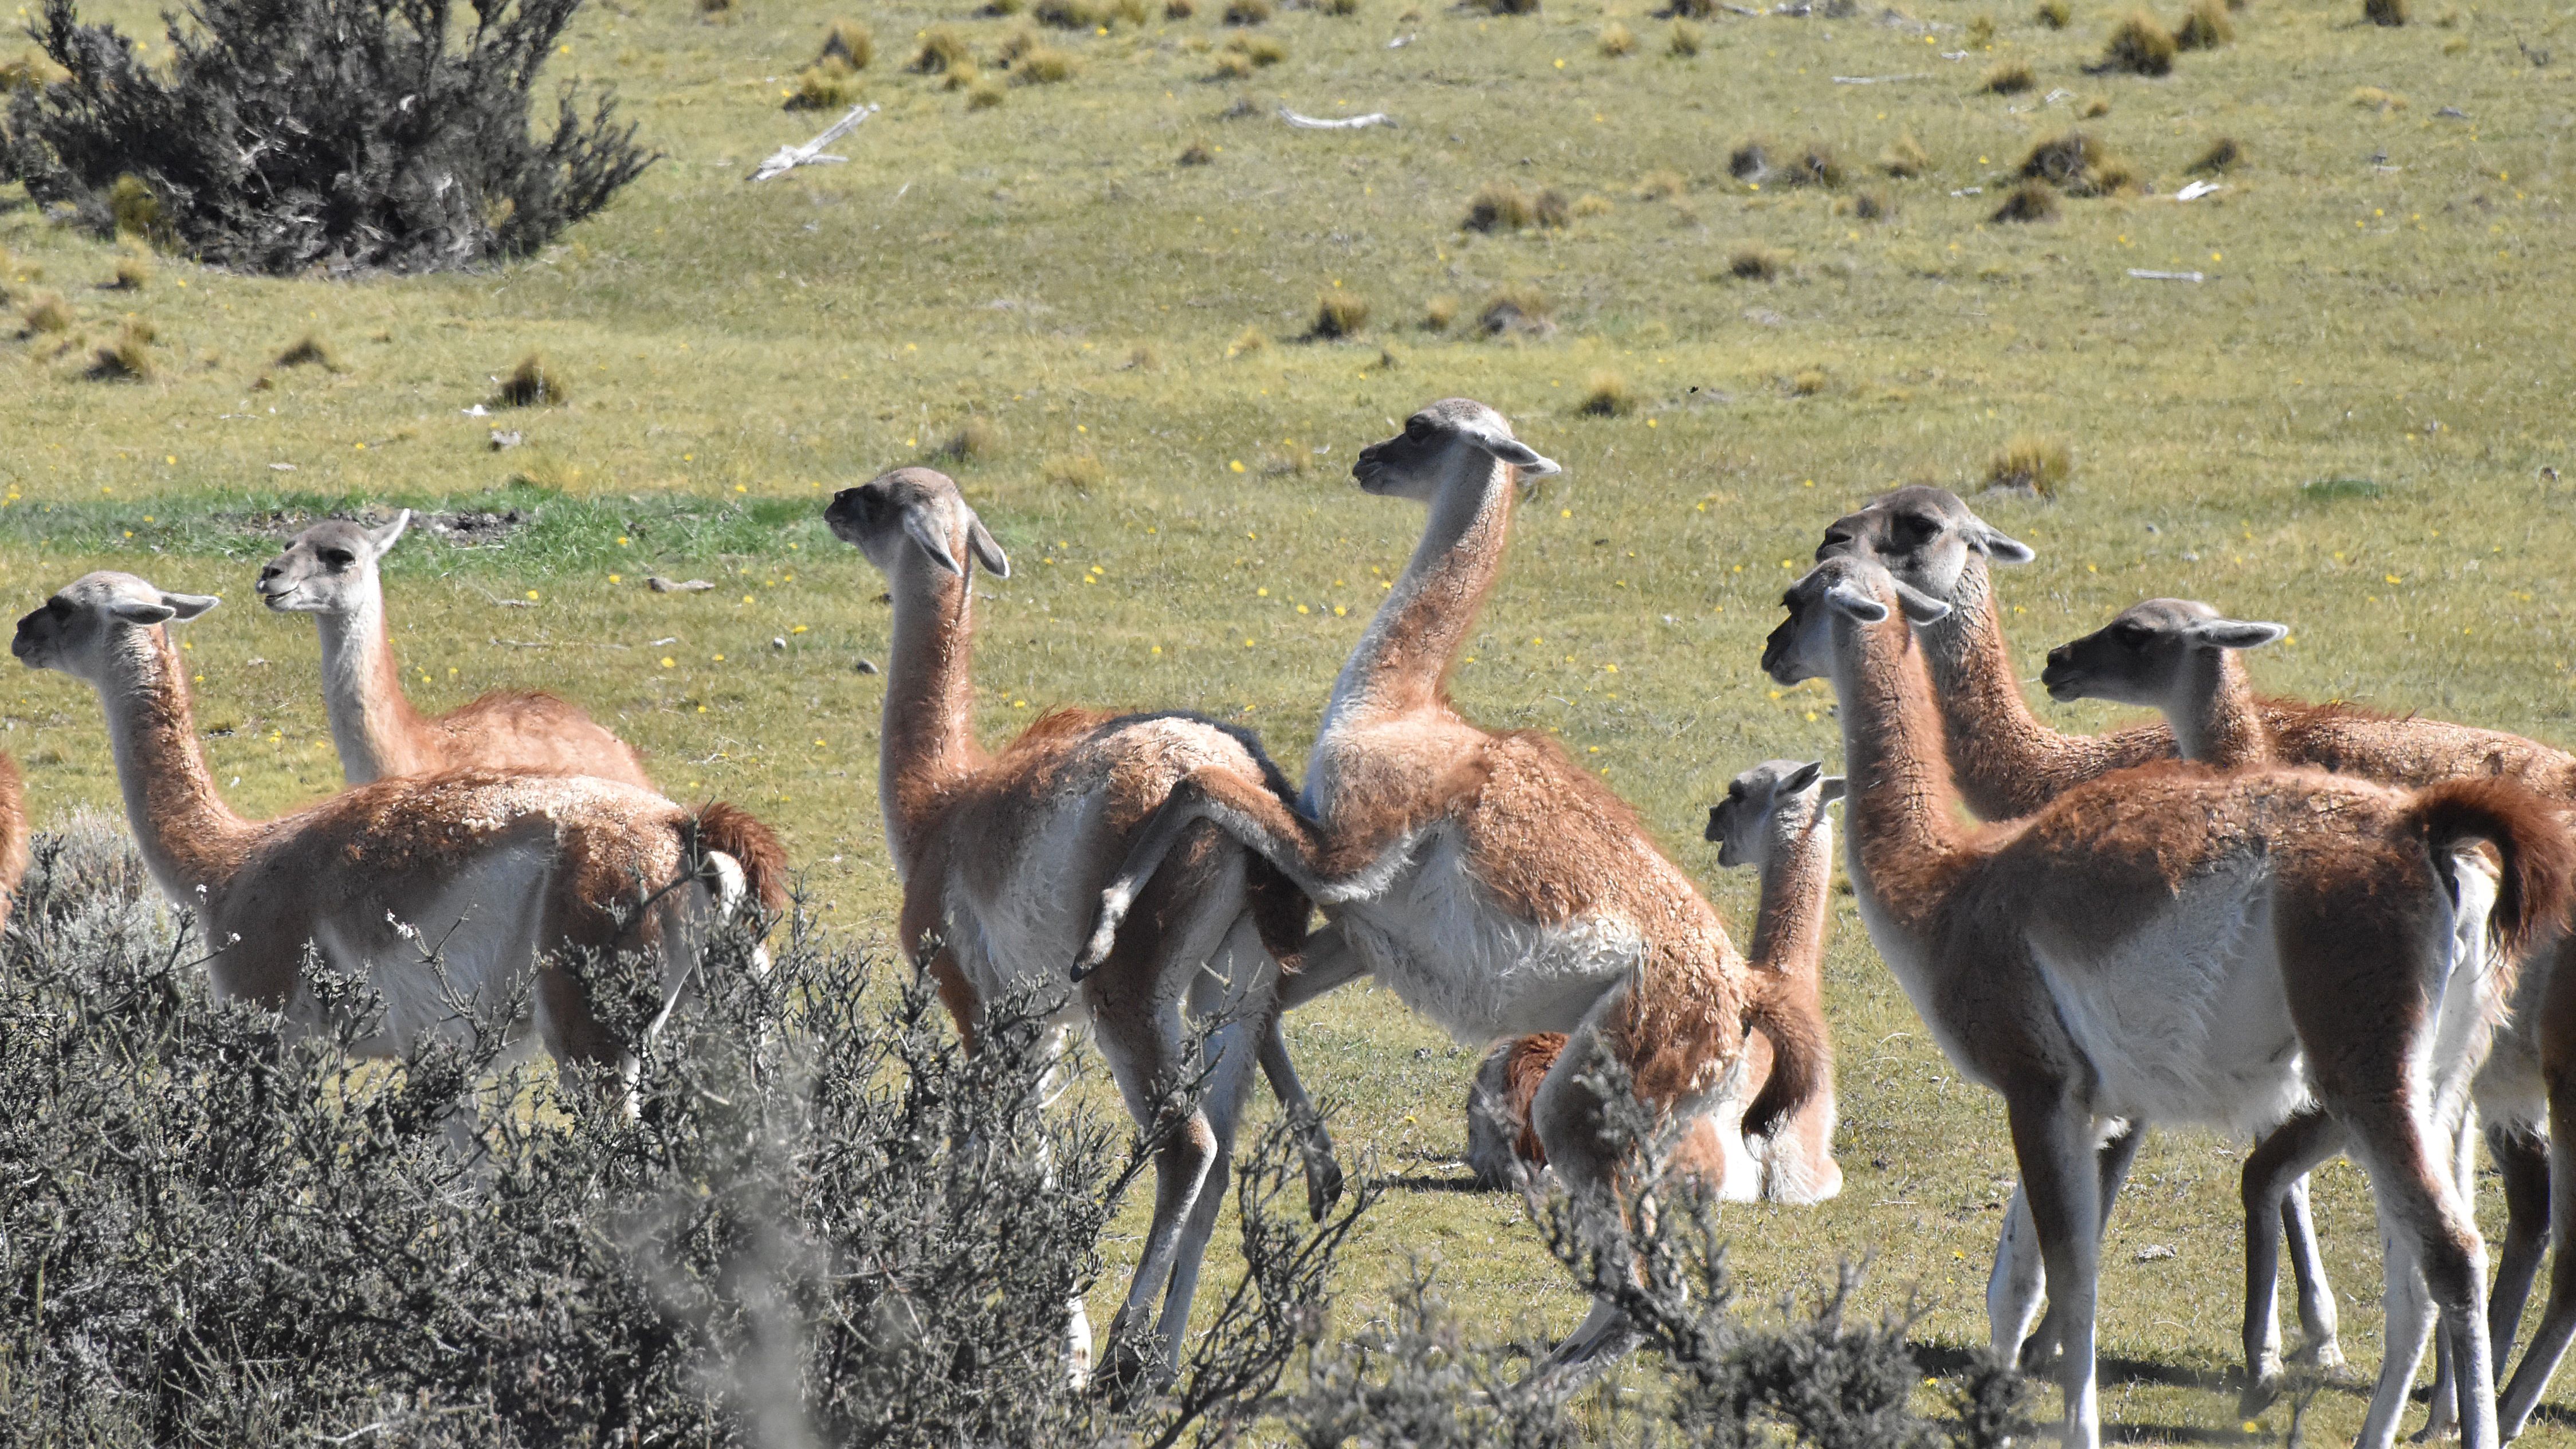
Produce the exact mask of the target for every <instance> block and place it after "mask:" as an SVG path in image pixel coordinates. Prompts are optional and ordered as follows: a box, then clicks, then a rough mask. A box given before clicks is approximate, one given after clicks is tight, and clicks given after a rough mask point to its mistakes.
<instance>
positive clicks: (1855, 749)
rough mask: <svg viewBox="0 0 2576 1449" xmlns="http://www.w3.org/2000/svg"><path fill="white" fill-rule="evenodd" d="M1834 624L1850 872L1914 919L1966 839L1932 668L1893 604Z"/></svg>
mask: <svg viewBox="0 0 2576 1449" xmlns="http://www.w3.org/2000/svg"><path fill="white" fill-rule="evenodd" d="M1833 628H1834V645H1835V647H1834V690H1835V694H1836V698H1837V699H1838V700H1839V701H1840V711H1839V712H1840V714H1841V716H1842V725H1843V769H1844V772H1845V774H1846V775H1847V776H1848V778H1849V783H1848V785H1847V786H1846V787H1845V791H1844V796H1843V808H1844V810H1845V811H1847V812H1848V814H1849V818H1848V819H1847V820H1845V821H1844V825H1845V827H1846V828H1847V829H1849V830H1850V831H1851V860H1852V867H1853V875H1854V876H1855V878H1856V883H1857V884H1858V885H1859V886H1860V888H1861V889H1862V890H1863V891H1865V892H1868V893H1870V894H1871V895H1872V896H1873V897H1874V898H1875V899H1876V900H1877V901H1878V902H1879V903H1880V906H1881V908H1882V909H1883V910H1885V911H1886V912H1887V914H1888V915H1889V916H1890V917H1891V918H1893V919H1894V920H1896V921H1898V922H1899V923H1901V924H1905V925H1908V926H1920V925H1921V924H1923V922H1924V921H1925V920H1927V919H1928V917H1929V915H1930V913H1931V911H1932V910H1933V909H1934V908H1935V907H1937V905H1938V900H1937V896H1938V893H1939V886H1940V882H1941V879H1942V877H1943V875H1944V874H1945V867H1946V866H1947V865H1948V864H1949V863H1950V862H1951V861H1952V860H1953V859H1955V858H1956V856H1957V854H1958V852H1959V851H1960V850H1961V849H1962V847H1963V846H1964V845H1965V844H1966V839H1967V831H1966V828H1965V827H1964V826H1962V825H1961V824H1960V823H1959V821H1958V818H1957V817H1956V816H1955V815H1954V814H1952V811H1953V809H1954V808H1955V807H1956V804H1957V801H1958V798H1959V795H1958V791H1957V789H1956V787H1954V786H1953V785H1952V784H1951V778H1950V761H1949V757H1948V755H1947V754H1946V753H1945V752H1944V750H1943V748H1942V745H1943V741H1942V728H1941V714H1940V710H1939V708H1938V707H1937V706H1936V705H1935V704H1934V703H1933V701H1932V679H1931V675H1930V673H1929V672H1928V671H1927V670H1926V669H1925V667H1924V661H1923V654H1922V651H1921V650H1919V649H1917V648H1916V647H1915V643H1914V631H1913V629H1912V628H1911V627H1910V626H1909V625H1908V624H1907V623H1906V622H1905V619H1904V618H1903V616H1902V615H1899V614H1897V613H1895V612H1893V611H1892V610H1891V611H1890V613H1889V615H1888V617H1887V618H1886V619H1885V620H1883V621H1882V622H1880V623H1876V624H1866V625H1865V624H1862V623H1859V622H1858V621H1856V620H1853V619H1849V618H1837V619H1836V620H1835V621H1834V624H1833Z"/></svg>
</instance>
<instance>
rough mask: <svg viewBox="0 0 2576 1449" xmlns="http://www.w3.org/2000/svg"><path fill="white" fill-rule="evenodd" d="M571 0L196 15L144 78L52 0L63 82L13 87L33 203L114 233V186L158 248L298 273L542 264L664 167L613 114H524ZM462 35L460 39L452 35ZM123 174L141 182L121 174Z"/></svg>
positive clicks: (338, 0)
mask: <svg viewBox="0 0 2576 1449" xmlns="http://www.w3.org/2000/svg"><path fill="white" fill-rule="evenodd" d="M580 7H581V0H472V4H471V9H470V10H467V9H463V8H460V7H454V6H451V5H449V4H447V3H445V0H193V3H192V4H191V5H190V7H189V9H188V11H187V16H186V23H182V22H181V21H180V20H179V19H178V18H176V17H173V19H172V20H171V22H170V27H169V39H170V45H171V50H172V53H171V55H170V57H169V59H168V60H167V62H166V63H164V64H161V65H146V64H145V63H144V62H143V59H142V57H141V55H140V54H139V53H138V52H137V50H136V48H135V45H134V42H133V41H132V40H131V39H129V38H128V37H126V36H125V35H123V34H121V33H119V32H118V31H117V29H116V28H115V27H114V26H112V25H83V24H81V23H80V22H79V19H78V16H77V12H76V11H75V10H74V8H73V4H72V0H46V4H45V9H44V18H43V22H42V23H41V24H40V25H38V26H36V27H35V28H34V32H33V33H34V35H35V38H36V39H37V41H38V42H39V43H40V44H42V46H43V47H44V50H45V54H46V55H47V56H49V57H50V58H51V59H52V60H53V62H54V63H55V64H57V65H60V66H62V67H63V68H64V69H66V70H68V71H69V72H70V73H71V75H70V78H69V79H68V80H67V81H65V82H63V83H62V84H59V85H51V86H43V87H27V88H22V89H20V90H17V91H15V92H13V93H12V94H11V96H10V101H9V115H8V126H7V131H8V133H9V145H8V152H9V154H8V155H7V157H6V158H5V159H0V180H6V179H8V178H9V176H10V175H12V174H14V175H15V176H16V177H17V178H18V179H20V180H23V181H25V182H26V184H27V190H28V192H29V194H31V195H32V196H34V197H35V198H36V199H37V200H38V201H40V202H48V203H52V202H61V203H67V204H69V205H71V206H72V207H74V208H76V209H78V210H79V212H80V213H81V214H82V215H83V216H84V217H86V218H87V219H88V220H89V221H90V222H91V223H92V224H93V225H96V226H97V227H98V228H99V229H100V230H102V231H105V230H107V229H108V228H109V227H110V226H111V225H113V223H114V215H113V212H112V209H111V206H110V201H109V198H110V195H111V193H112V192H114V191H115V190H116V188H117V186H118V184H119V183H120V181H124V182H125V184H126V185H127V187H128V188H129V189H130V188H133V187H136V186H139V187H141V188H143V189H144V192H145V194H147V195H148V197H149V199H150V201H151V203H152V207H153V209H154V211H155V213H156V216H157V227H156V232H157V236H158V239H160V240H162V241H163V243H164V244H165V245H168V246H172V247H175V248H177V249H178V250H180V251H183V252H186V253H188V254H190V255H193V256H195V257H197V258H199V259H200V260H203V261H206V262H210V263H214V264H216V265H220V266H229V267H240V268H243V269H246V270H253V271H262V272H274V273H288V272H300V271H302V270H304V269H306V268H308V267H312V266H316V265H319V266H323V267H326V268H330V269H333V270H354V269H366V268H386V269H391V270H396V271H435V270H441V269H446V268H454V267H466V266H472V265H475V264H477V263H482V262H488V261H492V260H495V259H500V258H507V257H515V256H520V255H524V254H526V253H528V252H530V251H533V250H534V249H536V248H537V247H540V246H543V245H544V244H545V243H547V242H548V241H551V240H553V239H554V237H555V236H556V235H558V234H559V233H561V232H562V231H563V229H564V228H566V227H568V226H570V225H572V224H573V223H574V222H577V221H579V220H581V219H582V218H584V217H586V216H589V215H590V214H591V213H593V212H595V211H597V210H599V209H600V208H601V207H603V206H605V205H607V204H608V199H609V197H610V196H611V195H613V194H615V192H616V191H617V189H618V188H619V187H621V186H624V185H625V184H626V183H627V182H629V181H632V180H634V179H635V177H636V176H637V175H638V174H640V173H641V172H642V171H643V170H644V168H645V166H646V165H648V164H650V162H651V161H652V159H653V158H652V157H651V156H649V155H647V154H645V153H644V152H643V151H642V150H641V149H639V148H638V147H637V146H636V144H635V136H634V129H635V128H634V127H632V126H622V125H619V124H618V123H617V121H616V116H615V108H614V104H613V102H612V101H610V100H608V99H605V98H603V99H601V100H600V101H599V102H598V104H597V105H596V106H595V107H594V108H593V109H592V110H591V112H590V114H589V115H588V116H586V117H585V116H584V115H583V114H582V113H581V111H580V110H579V108H577V107H576V106H575V104H574V97H573V93H572V91H571V90H570V89H569V88H567V89H565V90H563V91H561V92H559V93H558V94H557V96H556V97H555V118H554V129H553V132H552V134H551V135H547V136H542V137H540V136H538V135H535V134H533V133H532V132H531V131H530V129H529V111H530V106H531V104H532V99H533V93H534V91H535V88H536V86H537V82H538V78H539V75H540V73H541V72H542V70H543V68H544V65H545V62H546V60H547V59H548V58H549V56H550V55H551V54H552V52H553V50H554V48H555V45H556V43H557V40H558V38H559V37H560V36H561V35H562V34H563V31H564V28H565V27H566V26H567V25H568V24H570V23H571V21H572V18H573V15H574V12H576V11H577V10H579V9H580ZM459 22H465V23H459ZM129 178H130V179H129Z"/></svg>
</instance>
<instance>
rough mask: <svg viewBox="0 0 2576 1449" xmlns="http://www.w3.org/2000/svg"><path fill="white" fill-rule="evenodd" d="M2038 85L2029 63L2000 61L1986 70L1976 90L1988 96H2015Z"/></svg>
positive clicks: (2037, 79)
mask: <svg viewBox="0 0 2576 1449" xmlns="http://www.w3.org/2000/svg"><path fill="white" fill-rule="evenodd" d="M2038 84H2039V78H2038V77H2037V76H2034V75H2032V74H2031V73H2030V62H2029V61H2026V60H2001V61H1997V62H1995V63H1994V64H1993V65H1991V66H1988V67H1987V68H1986V77H1985V79H1984V80H1983V81H1980V82H1979V83H1978V85H1977V89H1978V90H1979V91H1982V92H1984V93H1985V94H1987V95H1990V96H2017V95H2020V94H2021V93H2022V92H2023V91H2026V90H2029V89H2031V88H2032V87H2034V86H2036V85H2038Z"/></svg>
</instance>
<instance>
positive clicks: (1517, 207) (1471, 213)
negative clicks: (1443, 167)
mask: <svg viewBox="0 0 2576 1449" xmlns="http://www.w3.org/2000/svg"><path fill="white" fill-rule="evenodd" d="M1571 219H1572V218H1571V213H1570V211H1569V209H1568V208H1567V206H1566V204H1565V197H1564V196H1563V195H1562V194H1560V193H1559V192H1557V191H1556V190H1555V188H1553V187H1549V188H1545V189H1542V190H1540V191H1537V192H1535V193H1533V192H1529V191H1525V190H1523V189H1522V188H1521V187H1520V186H1519V185H1518V184H1517V183H1514V182H1510V181H1493V182H1488V183H1486V185H1485V186H1484V188H1483V189H1482V190H1480V191H1478V192H1477V193H1476V194H1475V196H1474V198H1473V199H1471V200H1469V201H1468V203H1467V215H1466V217H1465V219H1464V220H1462V221H1460V222H1459V223H1458V225H1459V227H1460V229H1462V230H1465V231H1481V232H1496V231H1520V230H1523V229H1524V228H1527V227H1533V226H1563V225H1565V224H1566V222H1567V221H1569V220H1571Z"/></svg>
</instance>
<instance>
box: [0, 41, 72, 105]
mask: <svg viewBox="0 0 2576 1449" xmlns="http://www.w3.org/2000/svg"><path fill="white" fill-rule="evenodd" d="M71 78H72V73H71V72H70V71H67V70H65V69H63V68H62V67H61V66H58V65H56V64H54V62H53V58H52V57H50V56H48V55H46V54H45V53H44V52H42V51H40V50H34V49H29V50H28V51H26V52H25V53H24V54H22V55H20V56H19V57H18V58H17V59H16V60H0V96H5V95H7V94H9V93H10V92H11V91H18V90H29V91H33V90H42V89H44V88H45V87H46V86H49V85H55V84H58V83H60V82H63V81H67V80H70V79H71Z"/></svg>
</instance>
